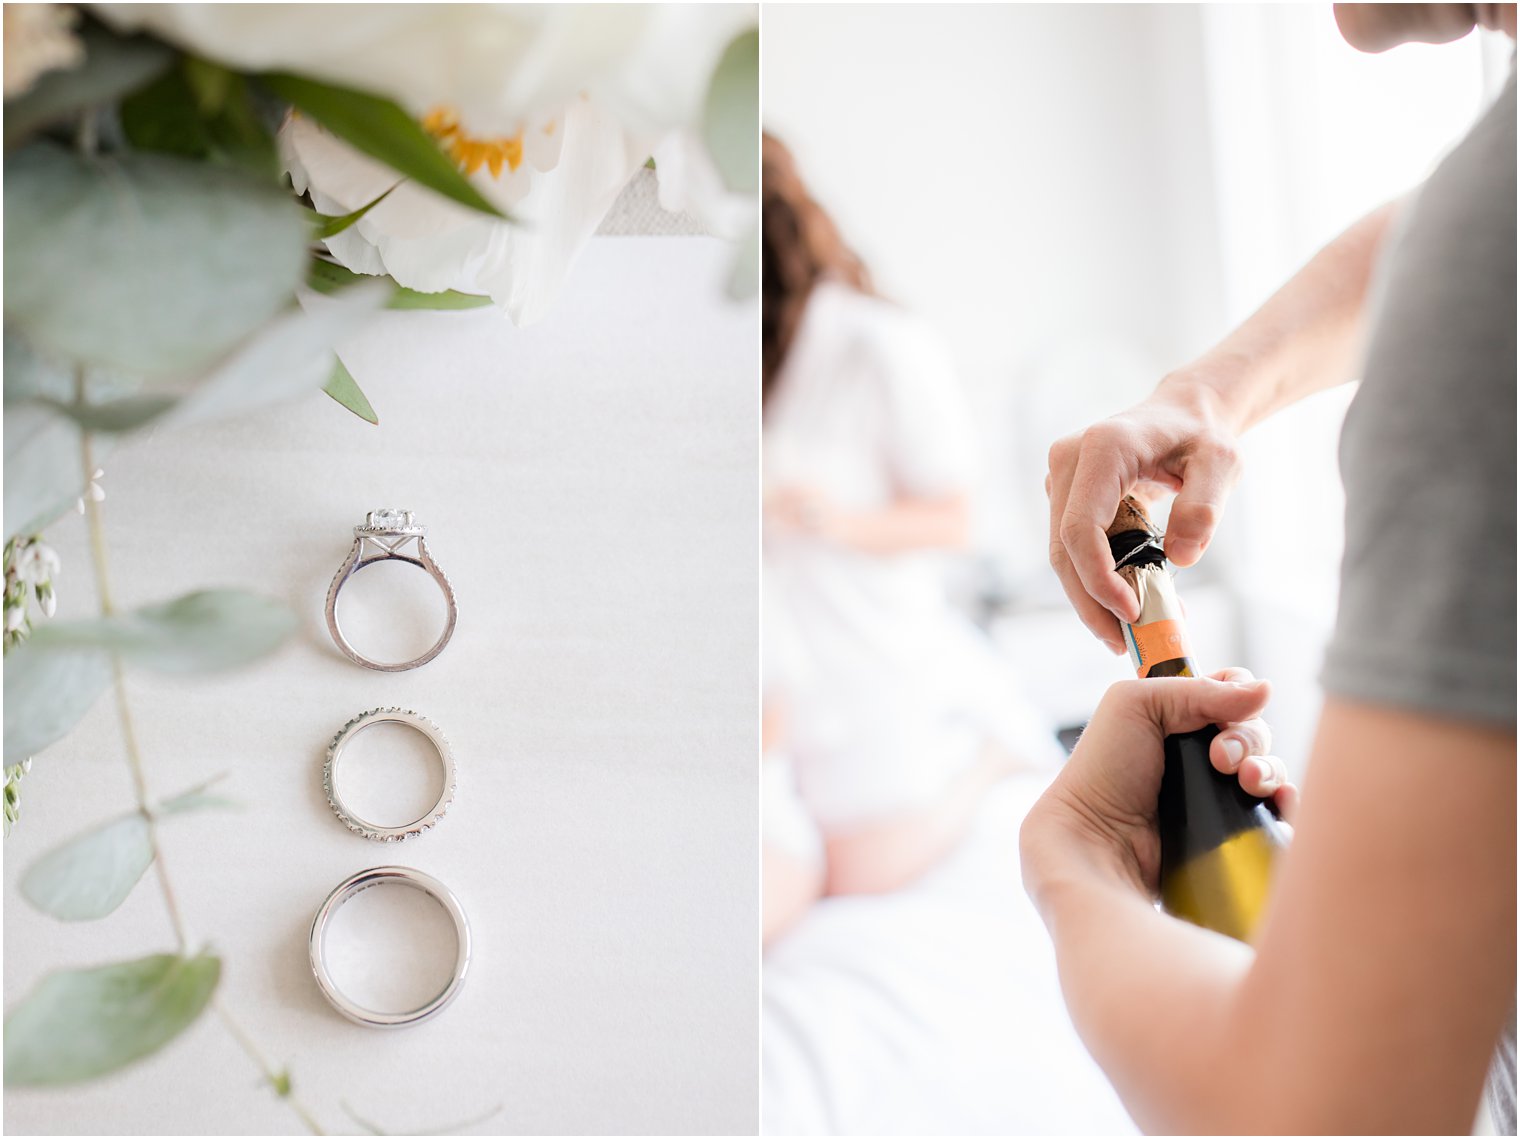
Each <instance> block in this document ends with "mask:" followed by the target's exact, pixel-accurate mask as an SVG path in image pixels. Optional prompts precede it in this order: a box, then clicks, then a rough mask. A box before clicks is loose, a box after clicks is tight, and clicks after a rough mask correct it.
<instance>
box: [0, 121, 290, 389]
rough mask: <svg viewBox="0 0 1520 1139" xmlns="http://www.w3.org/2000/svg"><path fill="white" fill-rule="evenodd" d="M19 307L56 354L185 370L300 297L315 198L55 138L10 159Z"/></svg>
mask: <svg viewBox="0 0 1520 1139" xmlns="http://www.w3.org/2000/svg"><path fill="white" fill-rule="evenodd" d="M5 174H6V177H5V186H4V189H5V227H6V234H5V291H4V304H5V318H6V321H7V323H8V324H10V325H11V326H12V327H13V328H14V330H15V331H17V332H19V333H21V334H23V335H25V336H26V338H27V339H28V340H29V341H30V342H31V344H32V346H33V347H34V348H35V350H36V351H37V352H38V353H40V354H42V355H44V356H47V357H52V358H56V359H60V360H64V361H71V362H76V363H82V364H86V365H94V366H98V367H101V368H104V369H107V370H113V369H114V370H120V371H124V372H128V373H132V374H136V375H141V376H145V377H159V378H164V377H174V378H178V377H182V376H184V375H185V374H187V373H193V372H194V371H195V370H197V369H199V368H202V367H205V366H206V365H208V364H210V363H211V362H212V361H214V360H216V359H217V358H218V357H220V356H222V355H224V354H225V353H226V352H228V351H229V350H230V349H232V348H233V347H234V346H235V345H236V344H238V343H239V342H240V341H242V340H243V339H244V338H245V337H247V336H248V335H249V334H250V333H251V332H253V331H254V330H255V329H257V328H258V327H260V326H261V325H263V324H264V322H265V321H267V320H268V319H269V318H270V317H272V316H273V315H274V314H275V313H276V312H278V311H279V310H280V309H282V308H284V307H285V306H286V305H288V304H289V303H290V300H291V298H292V297H293V296H294V293H295V289H296V286H297V285H298V284H299V283H300V281H301V279H302V276H303V275H304V272H305V268H306V246H307V227H306V223H305V220H304V218H303V217H302V210H301V209H300V207H299V206H297V205H296V204H295V203H294V202H293V201H292V200H291V199H290V197H289V195H288V194H287V193H285V192H283V191H282V190H281V189H280V188H279V187H278V185H277V184H275V183H274V182H273V181H272V180H270V181H265V180H262V179H258V178H254V177H252V176H250V175H248V174H247V173H244V172H241V171H237V170H233V169H229V168H226V167H218V166H213V165H210V164H208V163H205V162H193V161H188V160H185V159H181V158H175V157H171V156H169V155H162V154H126V155H119V156H115V157H111V158H97V159H85V158H82V157H81V156H79V155H77V154H74V153H72V152H70V151H67V150H63V149H61V148H59V147H57V146H54V145H52V144H50V143H41V142H39V143H35V144H33V145H31V146H28V147H26V148H25V149H24V150H21V151H19V152H17V153H15V154H13V155H11V156H10V158H9V161H8V162H7V164H6V171H5Z"/></svg>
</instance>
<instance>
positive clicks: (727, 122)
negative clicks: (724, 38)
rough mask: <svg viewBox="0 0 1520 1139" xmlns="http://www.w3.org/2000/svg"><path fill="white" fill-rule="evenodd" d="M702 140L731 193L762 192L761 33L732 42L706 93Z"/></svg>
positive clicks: (747, 34) (754, 31)
mask: <svg viewBox="0 0 1520 1139" xmlns="http://www.w3.org/2000/svg"><path fill="white" fill-rule="evenodd" d="M702 141H703V142H705V143H706V144H707V152H708V154H710V155H711V156H712V160H713V165H715V166H716V167H717V168H718V173H719V174H721V175H722V176H723V181H724V183H725V184H726V185H727V186H728V188H729V189H730V190H733V191H734V192H735V193H739V194H753V193H755V192H756V191H758V190H759V189H760V30H759V29H758V28H751V29H749V30H748V31H745V32H741V33H739V35H737V36H735V37H734V38H733V40H732V41H730V42H729V45H728V47H727V48H725V49H724V51H723V56H722V58H721V59H719V60H718V66H717V69H716V70H715V71H714V72H713V77H712V82H711V84H710V85H709V86H708V89H707V103H706V106H705V107H704V108H703V114H702Z"/></svg>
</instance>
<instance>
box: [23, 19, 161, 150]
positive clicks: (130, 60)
mask: <svg viewBox="0 0 1520 1139" xmlns="http://www.w3.org/2000/svg"><path fill="white" fill-rule="evenodd" d="M80 38H81V39H82V40H83V41H84V50H85V58H84V62H83V63H81V64H80V65H78V66H77V67H70V68H66V69H64V70H61V71H49V72H47V73H46V74H44V75H43V76H42V77H41V78H40V79H38V80H37V83H36V85H35V86H34V87H33V88H32V89H31V90H30V91H28V92H27V93H26V94H25V95H22V96H21V97H20V98H19V99H8V100H6V103H5V149H6V150H10V149H12V148H13V147H15V146H17V145H18V144H19V143H21V142H22V141H24V140H25V139H26V138H27V137H29V136H30V135H32V134H35V133H36V132H37V131H39V130H41V129H43V128H44V127H49V126H52V125H53V124H55V123H61V122H65V121H67V120H69V119H72V118H75V117H76V116H77V115H78V114H79V113H80V112H81V111H84V110H86V109H87V108H90V107H96V106H100V105H101V104H104V103H114V102H115V101H116V100H118V99H120V98H121V97H122V96H123V95H126V94H128V93H129V92H132V91H135V90H136V89H137V88H139V87H141V86H143V85H144V84H146V83H148V82H150V81H151V80H152V79H154V78H155V77H156V76H158V75H159V74H161V73H162V72H163V71H164V70H165V69H167V68H168V67H169V65H170V64H171V63H173V62H174V51H173V50H172V49H171V48H169V47H168V46H167V45H166V44H162V43H159V42H158V41H157V40H153V39H149V38H147V37H146V36H131V37H123V36H118V35H114V34H113V33H111V32H110V31H108V30H106V29H105V28H103V27H101V26H100V25H98V24H94V23H91V24H87V25H86V26H85V28H84V29H83V31H82V32H81V33H80Z"/></svg>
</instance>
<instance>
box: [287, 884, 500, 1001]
mask: <svg viewBox="0 0 1520 1139" xmlns="http://www.w3.org/2000/svg"><path fill="white" fill-rule="evenodd" d="M385 885H400V886H409V887H411V888H412V889H414V890H421V891H422V892H423V893H424V894H427V895H428V896H429V897H431V898H432V899H433V900H434V901H436V902H437V903H438V904H439V905H440V906H442V907H443V909H444V911H445V912H446V913H447V914H448V915H449V917H450V918H451V919H452V920H453V922H454V936H455V938H456V940H457V944H458V952H457V953H456V954H455V957H454V975H453V977H452V978H451V979H450V980H449V983H448V984H447V985H445V986H444V988H443V991H442V992H440V993H439V994H438V995H437V996H436V997H434V998H433V999H432V1000H430V1001H428V1002H427V1003H426V1004H424V1005H422V1006H421V1007H420V1008H415V1009H412V1010H410V1011H408V1012H377V1011H376V1010H374V1009H368V1008H364V1007H363V1006H362V1005H359V1004H357V1003H356V1002H354V1001H352V1000H350V999H349V998H348V997H346V996H345V995H344V994H343V993H342V992H341V991H340V990H339V989H338V987H337V986H336V985H335V984H334V983H333V979H332V974H331V973H329V972H328V969H327V959H326V943H327V928H328V925H329V924H330V922H331V921H332V917H333V914H335V913H336V912H337V911H338V908H339V907H340V906H342V905H343V903H345V902H347V901H348V900H349V899H350V898H352V897H354V896H355V895H357V894H359V893H362V892H363V891H365V890H368V889H369V888H370V887H372V886H385ZM310 954H311V971H312V975H313V976H315V977H316V979H317V987H318V988H320V989H321V990H322V995H323V996H324V997H326V998H327V1000H328V1002H329V1003H330V1004H331V1005H332V1006H333V1008H335V1009H337V1010H338V1011H339V1012H340V1013H342V1014H343V1015H344V1016H345V1017H347V1018H348V1019H349V1020H351V1021H353V1022H354V1023H355V1024H362V1025H365V1026H366V1027H368V1028H405V1027H407V1026H408V1025H413V1024H421V1023H422V1022H423V1021H425V1020H431V1019H432V1018H433V1017H435V1016H437V1015H438V1014H439V1013H440V1012H442V1011H443V1009H444V1008H445V1007H446V1006H447V1005H448V1004H449V1003H450V1002H451V1001H453V999H454V998H455V997H457V996H458V995H459V990H460V989H461V988H462V987H463V985H464V978H465V973H466V972H467V971H468V970H469V967H470V923H469V920H468V919H467V918H466V917H465V916H464V908H463V907H462V906H460V904H459V899H458V898H456V897H455V896H454V892H453V891H452V890H450V889H449V888H448V887H447V886H445V885H444V884H443V883H442V882H440V881H438V879H436V878H434V877H432V876H431V875H429V874H424V873H422V871H420V870H413V869H412V868H411V867H409V866H376V867H373V868H371V869H369V870H361V871H359V873H357V874H355V875H354V876H353V877H351V878H348V879H345V880H344V881H342V882H340V883H338V886H337V888H336V889H334V890H333V892H332V893H331V894H329V895H328V896H327V900H326V901H325V902H323V903H322V906H321V908H320V909H318V910H317V916H316V917H315V918H313V919H312V922H311V939H310Z"/></svg>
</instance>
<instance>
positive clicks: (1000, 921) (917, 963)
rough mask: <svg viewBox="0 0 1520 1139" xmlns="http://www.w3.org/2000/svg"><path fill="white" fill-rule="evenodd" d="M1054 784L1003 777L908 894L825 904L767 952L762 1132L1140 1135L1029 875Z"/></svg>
mask: <svg viewBox="0 0 1520 1139" xmlns="http://www.w3.org/2000/svg"><path fill="white" fill-rule="evenodd" d="M1048 778H1049V776H1048V775H1046V774H1041V775H1030V776H1024V777H1021V778H1018V779H1014V780H1010V781H1008V782H1007V783H1005V784H1003V785H1002V786H1000V787H999V788H998V789H997V790H996V791H995V792H994V793H993V794H992V795H990V796H989V797H988V800H987V803H986V805H985V806H984V808H983V810H982V812H981V813H980V815H979V817H978V819H977V823H976V825H975V827H974V829H973V831H972V834H971V835H970V836H969V837H968V839H967V841H966V842H965V844H964V845H963V846H962V847H961V848H960V849H959V850H958V851H956V853H955V854H954V855H953V856H952V857H951V858H950V859H948V860H947V861H946V862H945V863H943V864H942V865H941V866H939V867H937V868H936V869H935V870H934V871H932V872H931V873H930V874H928V875H925V876H924V878H922V879H921V880H919V881H918V882H917V883H915V884H914V885H913V886H912V887H911V888H910V889H907V890H903V891H900V892H898V893H896V894H892V895H887V896H882V897H851V898H835V899H829V900H827V901H825V902H823V903H822V904H820V905H818V906H817V907H815V908H814V909H813V911H812V912H811V913H810V914H809V915H808V916H807V917H806V918H805V919H804V920H803V921H802V923H801V924H800V925H798V927H797V928H796V929H795V930H794V931H793V932H792V933H791V934H789V935H788V936H787V937H786V938H784V939H783V940H782V941H781V942H779V943H778V944H777V945H776V946H774V947H773V948H772V949H771V951H770V952H769V953H768V954H767V956H766V960H765V967H764V986H765V989H764V998H763V1008H762V1024H763V1032H764V1037H763V1044H762V1047H763V1063H762V1086H761V1103H762V1110H763V1113H764V1114H763V1130H764V1133H765V1134H769V1135H811V1134H856V1135H859V1134H890V1135H902V1134H929V1135H935V1134H950V1135H954V1134H1045V1135H1051V1134H1125V1135H1131V1134H1135V1133H1136V1131H1135V1126H1134V1124H1133V1123H1132V1122H1131V1121H1130V1119H1129V1117H1128V1115H1127V1114H1126V1113H1125V1111H1124V1108H1123V1107H1122V1106H1121V1105H1120V1103H1119V1100H1118V1098H1117V1096H1116V1095H1115V1094H1114V1091H1113V1089H1112V1088H1111V1087H1110V1085H1109V1083H1108V1080H1107V1079H1106V1078H1105V1077H1104V1075H1103V1073H1102V1072H1101V1071H1100V1070H1099V1069H1098V1067H1097V1065H1096V1064H1094V1063H1093V1061H1092V1059H1091V1057H1090V1056H1088V1054H1087V1051H1086V1049H1085V1048H1084V1047H1083V1046H1082V1043H1081V1041H1080V1040H1079V1039H1078V1038H1077V1035H1076V1032H1075V1030H1074V1029H1073V1028H1072V1026H1071V1021H1070V1019H1069V1018H1068V1016H1067V1014H1066V1008H1065V1005H1064V1004H1063V1003H1062V1000H1061V993H1060V988H1059V985H1058V983H1057V979H1056V969H1055V958H1054V956H1053V954H1052V952H1051V948H1050V942H1049V939H1048V938H1047V937H1046V934H1045V929H1044V926H1043V925H1042V924H1041V923H1040V919H1039V917H1038V916H1037V915H1036V914H1035V912H1034V908H1033V906H1032V905H1031V904H1030V902H1029V900H1028V898H1027V896H1026V895H1025V894H1024V891H1023V887H1022V886H1021V885H1020V882H1019V860H1018V827H1019V823H1020V821H1021V820H1022V819H1023V817H1024V813H1025V811H1027V810H1028V807H1029V805H1030V804H1031V803H1032V802H1033V801H1034V799H1035V797H1036V796H1037V795H1038V794H1039V793H1040V790H1041V789H1042V788H1043V786H1044V784H1045V782H1046V781H1047V780H1048Z"/></svg>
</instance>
